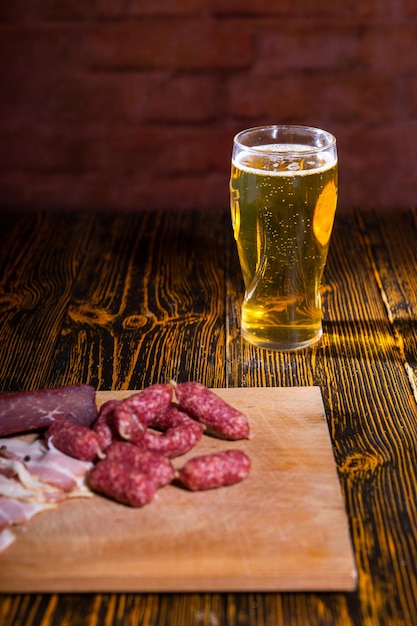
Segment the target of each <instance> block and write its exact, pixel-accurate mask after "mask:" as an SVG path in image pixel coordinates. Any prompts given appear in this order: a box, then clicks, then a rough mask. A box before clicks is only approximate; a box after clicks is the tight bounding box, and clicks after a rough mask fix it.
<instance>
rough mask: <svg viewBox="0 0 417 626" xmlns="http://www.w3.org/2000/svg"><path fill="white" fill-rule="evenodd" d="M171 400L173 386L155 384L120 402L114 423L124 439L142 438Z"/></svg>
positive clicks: (135, 439) (134, 439)
mask: <svg viewBox="0 0 417 626" xmlns="http://www.w3.org/2000/svg"><path fill="white" fill-rule="evenodd" d="M171 400H172V388H171V386H170V385H166V384H155V385H151V386H150V387H146V389H144V390H143V391H141V392H139V393H135V394H133V395H132V396H130V397H129V398H126V400H122V401H121V402H119V405H118V406H117V407H116V409H115V411H114V423H115V427H116V429H117V431H118V433H119V434H120V436H121V437H122V439H127V440H128V441H134V442H136V441H138V440H140V438H141V436H142V434H143V433H144V432H145V429H146V428H147V426H148V425H149V424H150V423H151V422H152V420H154V419H156V418H157V417H158V416H159V415H161V414H162V413H163V412H164V411H165V410H166V408H167V407H168V406H169V404H170V402H171Z"/></svg>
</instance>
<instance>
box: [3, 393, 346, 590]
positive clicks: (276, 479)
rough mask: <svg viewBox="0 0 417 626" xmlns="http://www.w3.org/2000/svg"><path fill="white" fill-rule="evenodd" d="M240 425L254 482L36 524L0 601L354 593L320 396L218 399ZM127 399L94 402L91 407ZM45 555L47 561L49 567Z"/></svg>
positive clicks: (77, 508) (91, 509) (63, 511)
mask: <svg viewBox="0 0 417 626" xmlns="http://www.w3.org/2000/svg"><path fill="white" fill-rule="evenodd" d="M215 392H216V393H218V394H219V395H220V396H221V397H223V398H225V399H226V400H227V401H228V402H230V403H231V404H233V405H234V406H236V407H238V408H240V409H241V410H243V411H245V413H246V414H247V415H248V417H249V420H250V423H251V430H252V437H251V439H250V440H249V441H239V442H225V441H222V440H220V439H218V438H213V437H208V436H205V437H204V438H203V441H202V442H201V443H200V444H198V448H196V449H195V450H194V451H192V452H190V453H188V455H186V456H185V457H183V458H180V459H176V460H175V463H176V465H177V466H178V465H181V464H182V463H183V462H184V460H185V459H186V458H188V457H190V456H193V455H195V454H198V453H203V452H208V451H214V450H221V449H227V448H239V449H242V450H245V451H246V452H247V453H248V454H249V455H250V457H251V460H252V470H251V474H250V476H249V477H248V478H247V479H246V480H245V481H243V482H242V483H239V484H237V485H233V486H231V487H228V488H224V489H218V490H210V491H207V492H189V491H186V490H183V489H179V488H178V487H176V486H174V485H169V486H167V487H165V488H164V489H162V490H160V492H159V493H158V499H157V500H156V501H155V502H153V503H151V504H150V505H148V506H146V507H144V508H142V509H132V508H129V507H125V506H123V505H119V504H117V503H115V502H112V501H110V500H107V499H104V498H101V497H99V496H95V497H94V498H92V499H88V500H77V501H71V502H66V503H64V504H62V505H61V506H60V507H59V508H58V509H56V510H54V511H51V512H47V513H43V514H40V515H38V516H37V517H36V518H34V519H33V520H32V521H31V522H30V524H29V525H28V526H27V528H26V529H24V530H23V529H21V530H20V532H19V537H18V540H17V541H16V542H15V544H13V545H12V546H11V547H10V548H9V549H8V550H6V551H5V552H4V553H3V554H2V555H0V590H1V591H70V590H71V591H75V590H78V591H230V590H234V591H243V590H250V591H253V590H262V591H266V590H268V591H271V590H274V591H277V590H298V591H299V590H318V589H321V590H341V589H343V590H352V589H354V588H355V585H356V568H355V563H354V558H353V553H352V548H351V543H350V538H349V532H348V524H347V519H346V514H345V510H344V505H343V501H342V498H341V493H340V487H339V482H338V478H337V473H336V469H335V464H334V459H333V453H332V448H331V445H330V439H329V434H328V430H327V425H326V420H325V416H324V409H323V404H322V399H321V394H320V390H319V389H318V388H317V387H300V388H292V389H285V388H280V389H273V388H270V389H256V388H252V389H222V390H220V389H218V390H215ZM130 393H132V392H99V393H98V398H99V403H101V402H103V401H105V400H107V399H109V398H112V397H117V398H121V397H126V396H127V395H129V394H130ZM45 555H47V558H45Z"/></svg>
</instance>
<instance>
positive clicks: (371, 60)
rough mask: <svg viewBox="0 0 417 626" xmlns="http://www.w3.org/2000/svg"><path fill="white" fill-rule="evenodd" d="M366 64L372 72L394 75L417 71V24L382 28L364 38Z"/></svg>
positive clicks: (370, 31)
mask: <svg viewBox="0 0 417 626" xmlns="http://www.w3.org/2000/svg"><path fill="white" fill-rule="evenodd" d="M363 47H364V53H363V58H364V62H365V63H366V64H367V66H368V68H369V70H370V71H375V70H378V71H384V72H386V73H391V74H394V75H399V74H404V73H406V72H410V71H415V70H417V23H416V24H401V25H399V24H398V25H395V24H394V25H393V26H380V27H378V28H374V29H370V30H369V31H368V32H367V33H366V35H365V37H364V43H363Z"/></svg>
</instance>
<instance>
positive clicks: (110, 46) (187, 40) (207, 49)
mask: <svg viewBox="0 0 417 626" xmlns="http://www.w3.org/2000/svg"><path fill="white" fill-rule="evenodd" d="M91 46H92V49H91V55H92V64H93V66H95V67H96V68H107V69H108V68H113V69H125V70H126V69H143V68H148V69H156V68H159V69H160V68H165V69H177V68H182V69H219V68H220V69H221V68H239V67H241V68H243V67H247V66H248V65H249V64H250V62H251V60H252V40H251V37H250V34H249V32H248V31H247V30H246V29H241V30H240V31H239V37H237V36H236V29H235V26H234V24H233V23H231V22H227V23H222V22H220V23H217V22H213V21H212V20H205V19H181V20H175V19H174V20H172V19H169V20H162V19H161V20H157V21H155V20H151V19H142V20H127V21H124V22H114V23H107V22H103V23H99V24H97V25H96V26H95V27H94V29H93V31H92V40H91Z"/></svg>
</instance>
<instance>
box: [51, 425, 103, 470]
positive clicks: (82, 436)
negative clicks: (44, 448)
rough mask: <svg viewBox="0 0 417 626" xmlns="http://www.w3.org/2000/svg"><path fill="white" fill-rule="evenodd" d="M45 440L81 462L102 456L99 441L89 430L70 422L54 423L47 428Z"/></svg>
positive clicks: (86, 427) (95, 434)
mask: <svg viewBox="0 0 417 626" xmlns="http://www.w3.org/2000/svg"><path fill="white" fill-rule="evenodd" d="M45 439H46V441H47V442H48V443H49V442H51V443H52V445H53V446H54V447H55V448H57V449H58V450H60V451H61V452H63V453H64V454H68V456H72V457H74V458H75V459H80V460H81V461H95V460H96V459H98V458H100V457H101V456H102V448H101V444H100V439H99V437H98V435H97V433H95V432H94V431H93V430H92V429H91V428H89V427H88V426H81V425H80V424H75V423H74V422H71V421H70V420H60V421H59V422H54V423H53V424H51V426H50V427H49V428H48V430H47V431H46V434H45Z"/></svg>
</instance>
